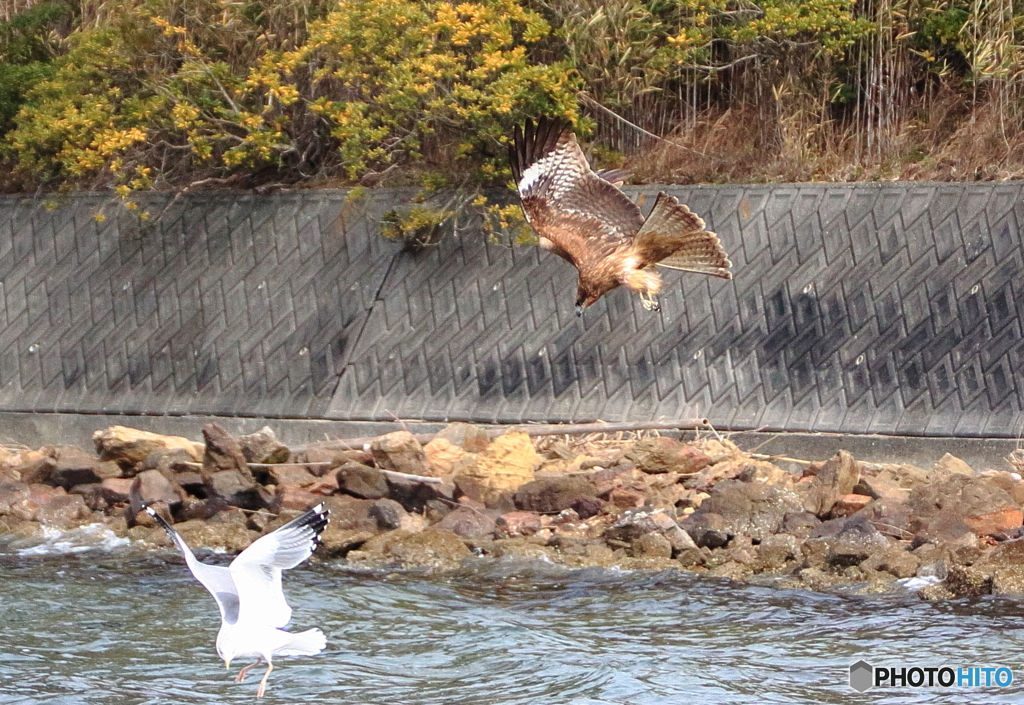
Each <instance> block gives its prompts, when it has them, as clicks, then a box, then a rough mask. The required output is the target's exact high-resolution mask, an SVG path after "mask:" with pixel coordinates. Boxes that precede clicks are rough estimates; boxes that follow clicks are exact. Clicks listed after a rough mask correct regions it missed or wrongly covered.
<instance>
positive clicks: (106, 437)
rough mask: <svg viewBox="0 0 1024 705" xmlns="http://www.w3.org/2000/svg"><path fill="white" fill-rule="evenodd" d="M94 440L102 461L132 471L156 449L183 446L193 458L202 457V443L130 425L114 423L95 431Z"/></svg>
mask: <svg viewBox="0 0 1024 705" xmlns="http://www.w3.org/2000/svg"><path fill="white" fill-rule="evenodd" d="M92 440H93V443H95V444H96V452H97V454H99V456H100V460H112V461H114V462H116V463H117V464H118V465H120V466H121V467H122V468H123V469H124V470H126V471H128V472H133V471H134V470H133V468H134V466H136V465H139V464H141V463H143V462H145V460H146V457H147V456H148V455H149V454H150V453H152V452H153V451H164V452H166V451H169V450H171V449H174V448H180V449H181V450H183V451H185V452H186V453H188V454H189V456H190V457H191V458H192V460H193V461H199V460H201V459H202V457H203V445H202V444H201V443H196V442H195V441H190V440H189V439H187V438H182V437H180V436H162V435H160V434H158V433H149V432H148V431H139V430H138V429H134V428H128V427H127V426H111V427H110V428H105V429H103V430H101V431H96V433H94V434H92Z"/></svg>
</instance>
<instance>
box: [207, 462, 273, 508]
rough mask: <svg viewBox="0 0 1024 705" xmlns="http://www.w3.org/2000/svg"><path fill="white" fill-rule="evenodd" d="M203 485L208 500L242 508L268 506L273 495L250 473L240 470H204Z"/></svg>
mask: <svg viewBox="0 0 1024 705" xmlns="http://www.w3.org/2000/svg"><path fill="white" fill-rule="evenodd" d="M203 486H204V488H205V491H206V497H207V499H208V500H210V501H212V502H214V503H216V504H222V505H231V506H235V507H241V508H242V509H263V508H265V507H269V506H270V505H271V504H272V502H273V500H274V497H273V495H271V494H270V492H269V491H267V489H266V488H265V487H263V486H262V485H259V484H257V483H256V481H255V480H254V479H253V478H252V475H251V474H249V475H247V474H245V473H243V472H241V471H240V470H221V471H218V472H210V473H207V472H204V473H203Z"/></svg>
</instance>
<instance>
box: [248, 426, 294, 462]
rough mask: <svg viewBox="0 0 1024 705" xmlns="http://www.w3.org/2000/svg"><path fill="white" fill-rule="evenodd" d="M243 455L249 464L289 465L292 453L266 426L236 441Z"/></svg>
mask: <svg viewBox="0 0 1024 705" xmlns="http://www.w3.org/2000/svg"><path fill="white" fill-rule="evenodd" d="M235 440H236V441H237V442H238V445H239V447H240V448H241V450H242V455H243V456H244V457H245V460H246V462H249V463H270V464H274V463H287V462H288V459H289V457H290V456H291V452H290V451H289V450H288V446H286V445H284V444H283V443H281V441H279V440H277V436H276V435H274V430H273V429H272V428H270V427H269V426H264V427H263V428H261V429H260V430H259V431H256V433H249V434H246V435H244V436H239V437H238V438H236V439H235Z"/></svg>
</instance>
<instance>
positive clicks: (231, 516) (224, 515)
mask: <svg viewBox="0 0 1024 705" xmlns="http://www.w3.org/2000/svg"><path fill="white" fill-rule="evenodd" d="M207 521H212V522H214V523H216V524H238V525H239V526H241V527H242V528H245V529H248V528H249V516H248V515H247V514H246V513H245V511H244V510H242V509H239V508H238V507H225V508H224V509H221V510H220V511H218V512H215V513H213V514H212V515H210V517H209V518H208V519H207Z"/></svg>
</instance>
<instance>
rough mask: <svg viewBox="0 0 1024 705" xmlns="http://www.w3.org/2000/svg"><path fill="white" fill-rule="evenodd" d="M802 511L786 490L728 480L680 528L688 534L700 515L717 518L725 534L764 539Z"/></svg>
mask: <svg viewBox="0 0 1024 705" xmlns="http://www.w3.org/2000/svg"><path fill="white" fill-rule="evenodd" d="M830 508H831V507H830ZM802 509H803V506H802V502H801V501H800V498H799V497H797V496H796V495H795V494H794V493H793V492H792V491H790V490H788V489H785V488H782V487H775V486H772V485H766V484H763V483H753V482H740V481H738V480H727V481H725V482H722V483H719V484H718V486H717V487H715V490H714V492H712V493H711V496H710V497H708V498H707V499H705V500H704V501H703V502H701V505H700V508H699V509H697V511H695V512H694V513H693V514H691V515H690V516H688V517H687V518H686V519H684V520H683V521H682V526H683V528H684V529H686V530H688V531H689V528H690V526H694V527H697V526H699V525H700V524H701V522H702V520H701V518H700V517H701V516H702V515H704V514H709V513H710V514H718V515H720V516H721V517H722V519H723V525H722V529H723V530H724V532H726V533H727V534H729V535H732V536H735V535H739V534H742V535H745V536H750V537H751V538H754V539H764V538H766V537H768V536H769V535H771V534H774V533H776V532H778V531H779V529H780V528H781V526H782V522H783V519H784V518H785V517H786V514H788V513H790V512H799V511H801V510H802Z"/></svg>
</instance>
